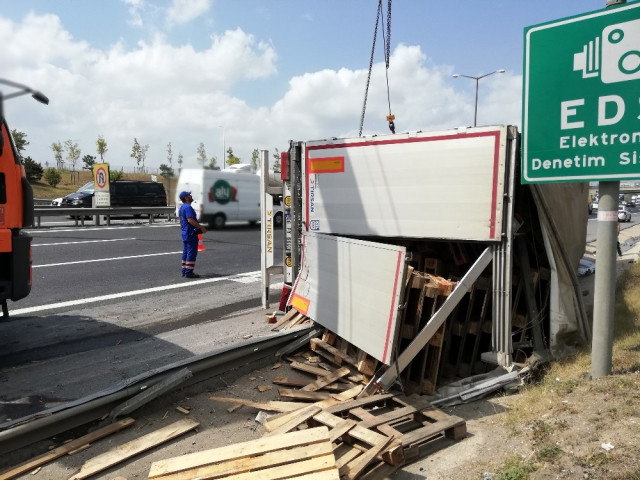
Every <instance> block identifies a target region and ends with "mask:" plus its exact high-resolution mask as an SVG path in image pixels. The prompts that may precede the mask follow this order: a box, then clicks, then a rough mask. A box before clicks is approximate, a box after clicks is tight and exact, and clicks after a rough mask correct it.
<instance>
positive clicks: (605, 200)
mask: <svg viewBox="0 0 640 480" xmlns="http://www.w3.org/2000/svg"><path fill="white" fill-rule="evenodd" d="M619 192H620V182H600V184H599V192H598V193H599V194H600V198H599V199H598V241H597V244H596V245H597V247H596V248H597V250H596V276H595V290H594V306H593V336H592V339H591V378H594V379H595V378H600V377H603V376H607V375H609V374H610V373H611V368H612V363H613V362H612V356H613V322H614V318H613V316H614V315H613V314H614V306H615V295H616V242H617V236H618V231H617V228H616V227H617V223H618V193H619Z"/></svg>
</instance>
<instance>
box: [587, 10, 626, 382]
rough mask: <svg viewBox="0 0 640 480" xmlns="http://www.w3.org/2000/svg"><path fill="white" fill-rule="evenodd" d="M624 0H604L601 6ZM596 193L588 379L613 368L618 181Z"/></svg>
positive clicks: (608, 183)
mask: <svg viewBox="0 0 640 480" xmlns="http://www.w3.org/2000/svg"><path fill="white" fill-rule="evenodd" d="M620 3H626V0H607V2H606V5H605V7H607V8H609V7H612V6H614V5H617V4H620ZM598 188H599V191H598V194H599V195H600V198H599V199H598V237H597V244H596V245H597V247H596V248H597V250H596V277H595V286H594V297H593V329H592V330H593V336H592V339H591V378H593V379H596V378H600V377H604V376H607V375H609V374H611V369H612V368H613V325H614V323H613V322H614V307H615V296H616V250H617V249H616V245H617V241H618V228H617V224H618V203H619V200H618V194H619V193H620V182H600V183H599V187H598Z"/></svg>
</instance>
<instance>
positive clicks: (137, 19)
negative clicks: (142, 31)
mask: <svg viewBox="0 0 640 480" xmlns="http://www.w3.org/2000/svg"><path fill="white" fill-rule="evenodd" d="M122 1H123V2H124V3H125V4H126V5H128V7H129V17H130V18H129V23H130V24H131V25H133V26H136V27H142V26H143V21H142V15H141V14H140V12H141V11H143V10H144V9H145V5H146V4H145V1H144V0H122Z"/></svg>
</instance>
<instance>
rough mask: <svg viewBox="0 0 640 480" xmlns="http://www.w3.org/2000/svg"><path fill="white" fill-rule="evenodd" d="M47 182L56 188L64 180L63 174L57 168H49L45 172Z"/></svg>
mask: <svg viewBox="0 0 640 480" xmlns="http://www.w3.org/2000/svg"><path fill="white" fill-rule="evenodd" d="M43 177H44V180H45V182H47V183H48V184H49V185H51V186H52V187H54V188H55V186H56V185H58V184H59V183H60V181H61V180H62V175H61V174H60V172H59V171H58V169H56V168H47V169H46V170H45V171H44V174H43Z"/></svg>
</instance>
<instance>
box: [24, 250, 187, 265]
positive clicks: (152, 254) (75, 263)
mask: <svg viewBox="0 0 640 480" xmlns="http://www.w3.org/2000/svg"><path fill="white" fill-rule="evenodd" d="M178 253H182V250H179V251H177V252H162V253H146V254H144V255H127V256H126V257H112V258H94V259H91V260H78V261H77V262H62V263H47V264H46V265H33V267H32V268H42V267H60V266H62V265H78V264H81V263H93V262H110V261H112V260H129V259H130V258H144V257H157V256H159V255H176V254H178Z"/></svg>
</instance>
